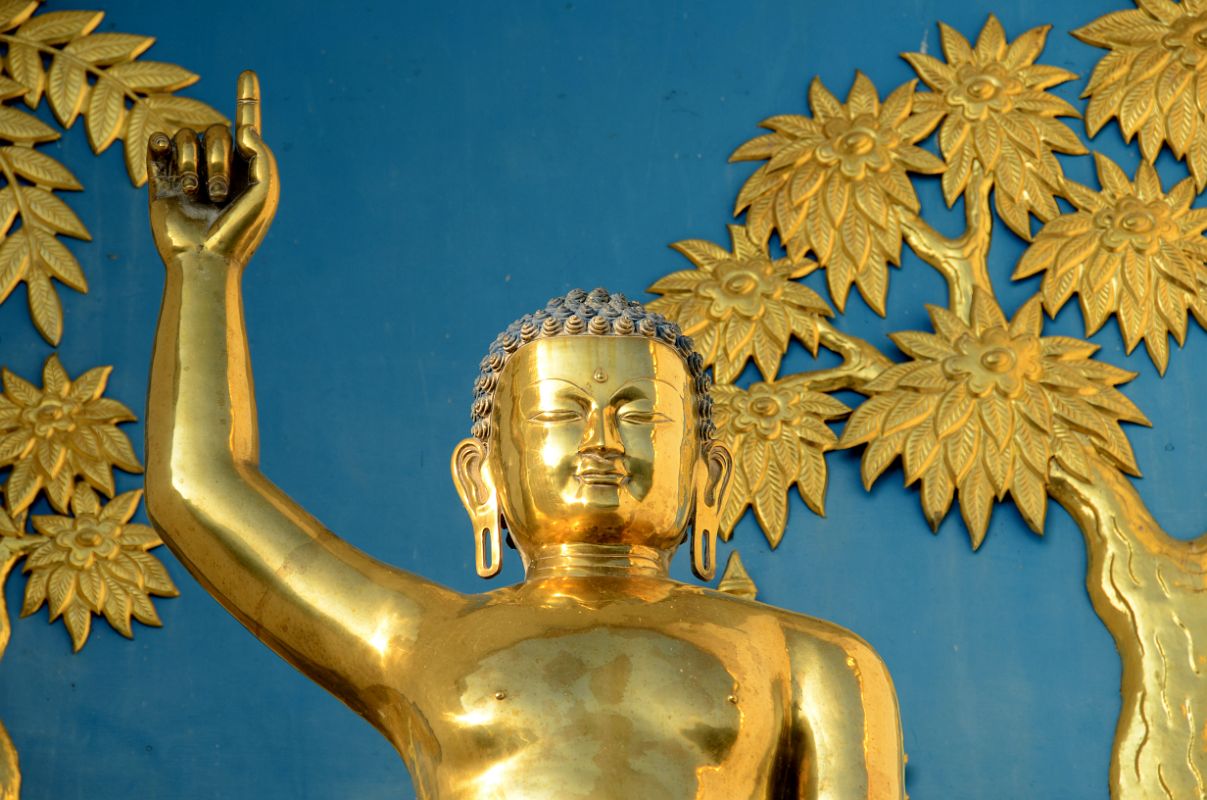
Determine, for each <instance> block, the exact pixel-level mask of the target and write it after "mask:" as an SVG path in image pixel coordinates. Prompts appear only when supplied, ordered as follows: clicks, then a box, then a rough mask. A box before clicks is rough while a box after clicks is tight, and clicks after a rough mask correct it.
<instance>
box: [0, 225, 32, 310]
mask: <svg viewBox="0 0 1207 800" xmlns="http://www.w3.org/2000/svg"><path fill="white" fill-rule="evenodd" d="M29 257H30V251H29V243H28V238H27V237H25V236H21V235H20V234H19V233H18V234H16V235H13V236H9V237H8V238H7V239H5V240H4V241H3V242H0V303H2V302H4V300H5V299H7V298H8V296H9V294H11V293H12V291H13V289H14V288H15V287H16V285H17V283H18V282H20V281H21V279H22V278H24V277H25V275H26V273H27V272H28V270H29Z"/></svg>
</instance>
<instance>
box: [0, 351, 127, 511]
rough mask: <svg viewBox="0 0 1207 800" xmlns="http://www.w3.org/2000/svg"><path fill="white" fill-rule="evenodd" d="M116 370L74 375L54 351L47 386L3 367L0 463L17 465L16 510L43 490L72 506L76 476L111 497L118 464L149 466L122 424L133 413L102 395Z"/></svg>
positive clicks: (9, 489)
mask: <svg viewBox="0 0 1207 800" xmlns="http://www.w3.org/2000/svg"><path fill="white" fill-rule="evenodd" d="M111 370H112V367H96V368H95V369H91V370H88V371H87V372H85V373H84V374H83V375H80V376H79V377H78V378H76V379H75V380H74V381H73V380H71V379H70V378H69V377H68V375H67V373H66V371H65V370H64V369H63V367H62V365H61V364H60V363H59V359H58V356H54V355H52V356H51V357H50V358H48V359H47V360H46V364H45V366H44V367H43V370H42V388H41V389H39V388H37V387H35V386H34V385H33V384H32V383H29V382H28V381H26V380H24V379H23V378H21V377H19V376H17V375H15V374H13V373H12V372H10V371H8V370H7V369H6V370H3V371H2V372H0V376H2V378H3V385H4V393H3V394H0V466H8V465H12V467H13V469H12V472H11V473H10V475H9V477H8V481H7V483H6V484H5V486H4V494H5V500H6V503H7V506H8V510H9V512H10V513H19V512H21V511H23V510H25V509H26V508H28V507H29V506H30V504H31V503H33V501H34V499H35V498H36V497H37V495H38V493H39V492H45V493H46V496H47V499H49V500H50V504H51V505H52V506H53V507H54V508H55V509H56V510H58V511H60V512H66V511H67V508H68V504H69V503H70V502H71V496H72V494H73V493H74V492H75V491H76V489H77V484H76V478H77V477H82V478H83V479H84V481H85V482H87V483H88V484H90V485H91V486H92V487H94V488H96V489H98V490H100V491H102V492H104V493H105V494H106V495H108V496H109V497H112V496H113V492H114V484H113V472H112V467H114V466H116V467H118V468H120V469H123V470H125V471H127V472H142V465H141V464H139V462H138V458H137V456H135V454H134V449H133V448H132V447H131V446H130V440H129V438H127V436H126V434H125V433H123V432H122V431H120V430H118V428H117V424H118V423H120V422H129V421H132V420H133V419H134V414H133V413H132V412H131V411H130V409H128V408H126V407H125V406H124V405H122V404H121V403H119V402H117V401H116V400H112V399H110V398H107V397H103V396H102V395H103V394H104V392H105V384H106V383H107V382H108V380H109V373H110V371H111Z"/></svg>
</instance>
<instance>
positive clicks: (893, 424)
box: [840, 290, 1148, 548]
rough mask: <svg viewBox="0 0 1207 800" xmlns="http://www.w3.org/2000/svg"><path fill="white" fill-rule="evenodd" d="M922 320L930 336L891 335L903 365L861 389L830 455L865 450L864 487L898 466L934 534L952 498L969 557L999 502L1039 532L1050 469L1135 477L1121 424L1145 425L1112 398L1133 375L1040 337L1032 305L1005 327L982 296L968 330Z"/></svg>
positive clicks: (943, 315)
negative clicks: (1108, 468) (1098, 460)
mask: <svg viewBox="0 0 1207 800" xmlns="http://www.w3.org/2000/svg"><path fill="white" fill-rule="evenodd" d="M928 310H929V311H930V316H931V321H932V323H933V326H934V331H935V332H934V333H922V332H904V333H897V334H895V335H893V337H892V339H893V341H894V342H895V343H896V344H897V346H898V347H899V348H901V350H902V351H904V352H905V353H906V354H907V355H909V356H910V357H911V360H910V361H907V362H904V363H902V364H898V365H895V366H893V367H890V368H889V369H887V370H885V371H884V372H883V373H881V375H880V376H879V377H877V378H876V379H875V380H873V381H871V382H870V383H868V384H866V385H865V387H864V389H863V391H864V392H866V393H867V394H868V395H869V398H868V399H867V400H866V401H865V402H864V403H863V404H862V405H860V406H859V407H858V408H857V409H856V410H855V412H854V413H853V414H852V415H851V418H850V420H849V421H848V422H847V425H846V427H845V429H844V430H843V434H842V439H841V440H840V446H842V447H853V446H855V445H859V444H865V443H866V444H867V447H866V448H865V449H864V452H863V458H862V465H861V466H862V474H863V482H864V486H865V487H868V488H870V487H871V485H872V483H873V482H874V481H875V480H876V479H877V478H878V477H879V476H880V475H881V474H882V473H883V472H884V470H885V469H886V468H887V467H888V466H889V465H890V464H891V463H892V462H893V461H894V460H896V459H897V458H898V457H900V459H901V462H902V464H903V466H904V468H905V480H906V484H907V485H908V484H913V483H914V482H915V481H921V492H922V509H923V512H924V514H925V516H926V519H927V521H928V522H929V523H930V525H931V527H932V528H937V527H938V525H939V522H940V521H941V520H942V519H943V517H944V516H946V514H947V511H948V509H949V508H950V507H951V503H952V499H953V495H954V494H956V493H957V492H958V495H959V503H960V511H961V513H962V514H963V517H964V522H965V524H966V526H967V528H968V532H969V535H970V536H971V538H972V544H973V547H974V548H976V547H979V546H980V545H981V542H982V541H983V540H984V538H985V532H986V530H987V529H988V526H989V517H990V514H991V513H992V508H993V502H994V499H995V498H996V499H997V500H1003V499H1004V498H1005V496H1006V494H1007V493H1009V494H1010V496H1011V497H1012V498H1013V499H1014V502H1015V505H1017V506H1018V508H1019V511H1020V512H1021V513H1022V515H1023V518H1024V519H1025V520H1026V521H1027V524H1028V525H1029V526H1030V527H1031V529H1032V530H1034V531H1035V532H1036V533H1042V532H1043V525H1044V516H1045V512H1046V508H1047V489H1046V485H1047V482H1048V464H1049V461H1050V459H1052V458H1055V459H1056V460H1057V461H1058V462H1059V463H1060V465H1061V466H1062V467H1064V468H1065V469H1067V470H1069V471H1070V472H1072V473H1073V474H1075V475H1078V476H1082V477H1083V478H1085V479H1086V480H1088V479H1089V478H1088V477H1087V476H1088V475H1089V471H1088V470H1087V467H1086V464H1087V462H1086V459H1087V458H1092V457H1096V456H1095V455H1094V454H1097V456H1098V457H1102V458H1105V459H1106V460H1107V461H1109V462H1110V463H1112V464H1114V465H1115V466H1117V467H1119V468H1121V469H1123V470H1125V471H1127V472H1130V473H1132V474H1139V472H1138V470H1137V467H1136V463H1135V458H1134V456H1133V455H1132V450H1131V446H1130V445H1129V444H1128V441H1127V437H1126V436H1125V435H1124V433H1123V431H1122V430H1121V429H1120V427H1119V421H1120V420H1124V421H1128V422H1138V423H1142V424H1148V420H1147V419H1145V417H1144V415H1143V414H1142V413H1141V412H1140V410H1139V409H1137V408H1136V407H1135V405H1133V404H1132V402H1131V401H1130V400H1128V399H1127V398H1126V397H1124V396H1123V394H1121V393H1120V392H1118V391H1117V390H1115V389H1114V388H1113V387H1114V386H1116V385H1118V384H1120V383H1123V382H1125V381H1128V380H1130V379H1131V378H1133V377H1135V373H1132V372H1126V371H1124V370H1121V369H1118V368H1116V367H1113V366H1111V365H1109V364H1105V363H1102V362H1100V361H1094V360H1092V359H1091V358H1090V356H1091V355H1092V354H1093V353H1094V352H1095V351H1096V350H1097V349H1098V348H1097V346H1096V345H1093V344H1090V343H1089V342H1085V341H1082V340H1081V339H1073V338H1068V337H1060V336H1048V337H1044V336H1041V335H1040V334H1041V329H1042V327H1043V314H1042V312H1041V309H1040V300H1039V298H1038V297H1033V298H1032V299H1031V300H1029V301H1028V302H1027V303H1026V304H1024V305H1023V306H1022V308H1020V309H1019V311H1018V312H1017V314H1015V316H1014V318H1013V319H1012V320H1010V321H1009V322H1007V321H1006V319H1005V317H1004V316H1003V315H1002V312H1001V311H1000V310H999V308H998V306H997V304H996V303H995V302H994V300H993V299H992V298H991V297H990V296H989V295H988V294H987V293H985V292H984V291H980V290H978V291H977V292H976V293H975V295H974V298H973V307H972V315H971V321H970V323H967V324H966V323H965V322H964V321H963V320H961V319H960V318H959V317H957V316H956V315H955V314H953V313H951V312H950V311H947V310H946V309H943V308H938V307H935V306H928Z"/></svg>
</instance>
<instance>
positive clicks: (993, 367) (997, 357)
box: [981, 347, 1018, 373]
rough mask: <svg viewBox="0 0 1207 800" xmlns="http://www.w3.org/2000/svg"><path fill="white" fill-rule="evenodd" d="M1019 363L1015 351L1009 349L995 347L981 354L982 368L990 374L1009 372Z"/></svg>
mask: <svg viewBox="0 0 1207 800" xmlns="http://www.w3.org/2000/svg"><path fill="white" fill-rule="evenodd" d="M1017 361H1018V358H1017V357H1016V356H1015V355H1014V351H1013V350H1011V349H1010V348H1008V347H993V348H990V349H989V350H986V351H985V352H984V353H982V354H981V366H983V367H984V368H985V369H987V370H989V371H990V372H997V373H1004V372H1009V371H1010V370H1011V369H1013V368H1014V364H1015V362H1017Z"/></svg>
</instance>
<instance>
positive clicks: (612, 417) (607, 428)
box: [578, 407, 624, 455]
mask: <svg viewBox="0 0 1207 800" xmlns="http://www.w3.org/2000/svg"><path fill="white" fill-rule="evenodd" d="M578 449H579V450H580V451H582V452H593V453H599V454H604V453H606V454H610V455H624V444H623V443H622V442H621V440H620V429H619V428H618V426H617V424H616V412H615V411H614V410H613V409H611V408H606V407H605V408H592V409H591V412H590V414H588V415H587V424H586V428H585V430H584V431H583V440H582V442H581V443H580V444H579V447H578Z"/></svg>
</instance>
